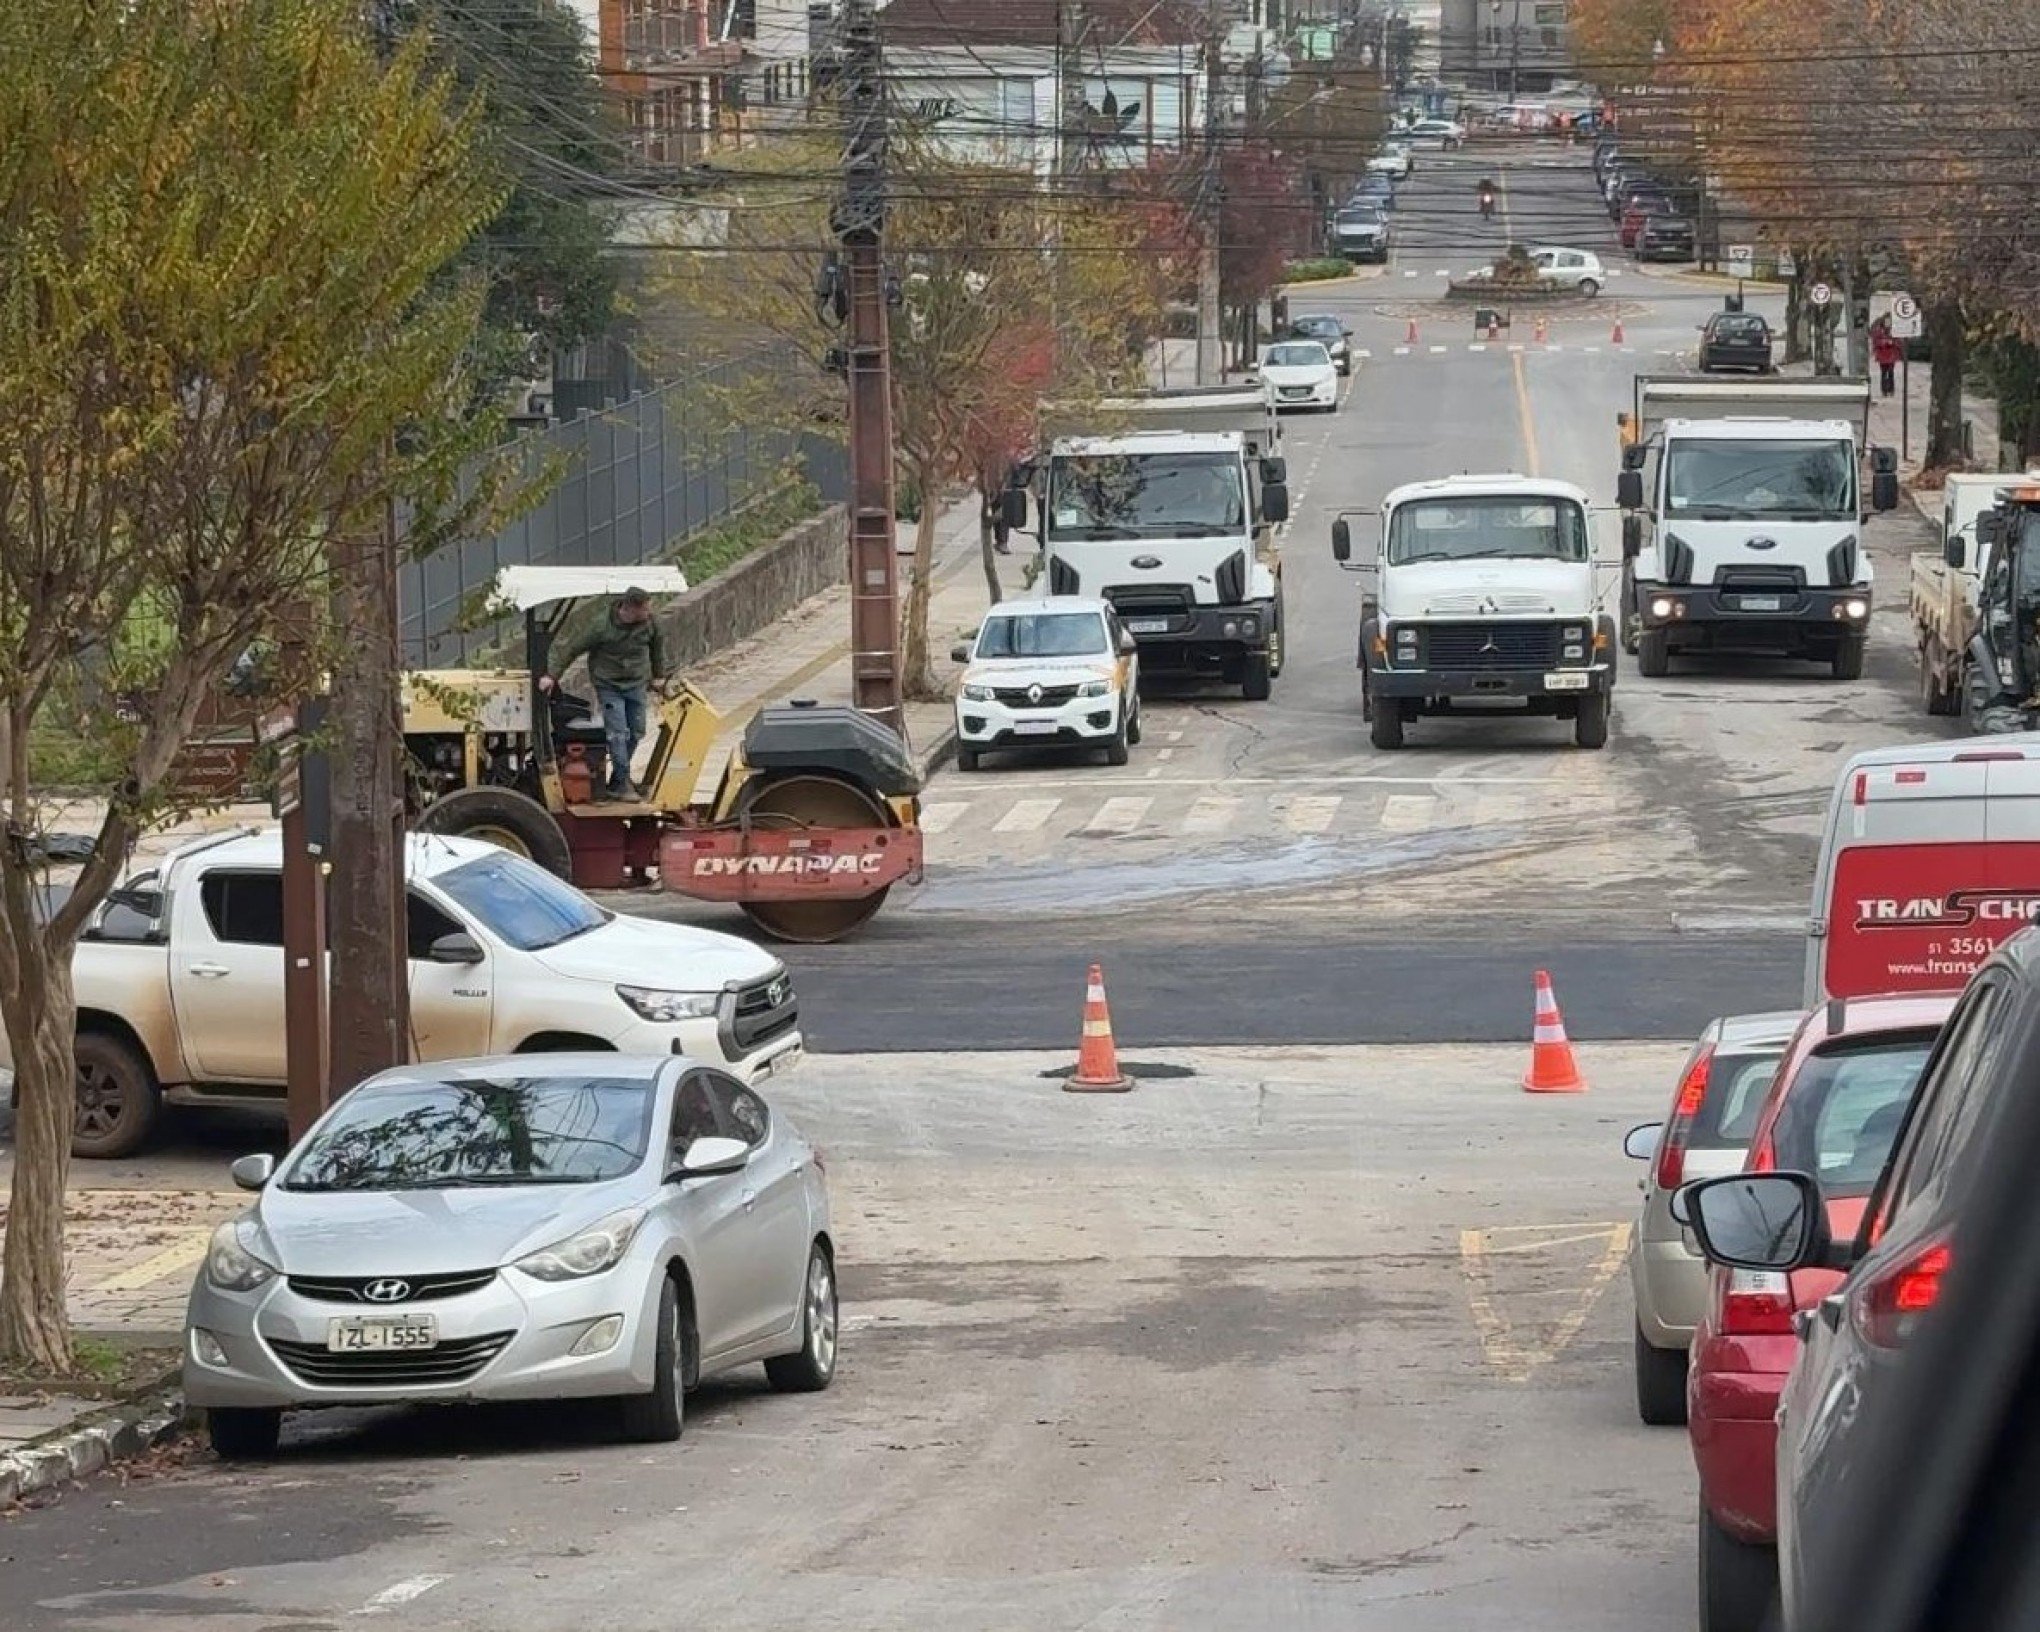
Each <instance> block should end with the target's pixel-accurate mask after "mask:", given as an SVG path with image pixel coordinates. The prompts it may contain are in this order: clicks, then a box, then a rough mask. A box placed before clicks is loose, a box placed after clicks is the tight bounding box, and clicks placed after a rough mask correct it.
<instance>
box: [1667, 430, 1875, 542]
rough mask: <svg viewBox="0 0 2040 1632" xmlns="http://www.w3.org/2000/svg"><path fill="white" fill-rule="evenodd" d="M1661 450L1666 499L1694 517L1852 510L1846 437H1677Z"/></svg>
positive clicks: (1839, 516) (1815, 515)
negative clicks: (1665, 458) (1665, 452)
mask: <svg viewBox="0 0 2040 1632" xmlns="http://www.w3.org/2000/svg"><path fill="white" fill-rule="evenodd" d="M1669 457H1670V466H1671V468H1670V472H1669V474H1668V475H1667V477H1666V480H1665V493H1666V495H1667V497H1666V503H1667V504H1668V505H1669V506H1670V507H1671V509H1672V511H1673V512H1674V513H1675V514H1677V515H1682V516H1687V517H1690V518H1692V519H1693V520H1695V521H1731V520H1735V519H1737V518H1739V517H1743V516H1774V517H1776V518H1777V519H1778V520H1780V521H1840V520H1843V519H1845V518H1853V517H1854V515H1855V513H1856V457H1855V449H1854V448H1853V447H1851V446H1850V445H1849V444H1848V443H1847V442H1759V441H1754V440H1750V439H1747V438H1735V439H1727V438H1724V439H1723V440H1721V441H1712V440H1709V439H1706V438H1703V437H1695V438H1692V439H1690V440H1687V439H1683V438H1682V439H1681V440H1679V441H1677V442H1674V443H1673V444H1672V446H1671V451H1670V455H1669Z"/></svg>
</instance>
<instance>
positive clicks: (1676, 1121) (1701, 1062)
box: [1657, 1045, 1714, 1190]
mask: <svg viewBox="0 0 2040 1632" xmlns="http://www.w3.org/2000/svg"><path fill="white" fill-rule="evenodd" d="M1713 1065H1714V1049H1713V1046H1712V1045H1709V1046H1708V1047H1706V1048H1703V1049H1701V1050H1700V1052H1699V1054H1697V1055H1696V1056H1695V1057H1694V1060H1693V1063H1692V1065H1691V1066H1690V1067H1688V1068H1687V1071H1686V1075H1685V1076H1684V1077H1683V1078H1682V1079H1681V1080H1680V1083H1679V1097H1678V1098H1677V1099H1675V1100H1673V1101H1672V1116H1671V1120H1670V1121H1669V1122H1667V1123H1666V1124H1665V1136H1664V1138H1662V1139H1660V1140H1659V1141H1658V1153H1657V1187H1658V1188H1659V1189H1660V1190H1676V1189H1678V1188H1679V1186H1680V1185H1681V1184H1683V1183H1685V1181H1686V1141H1687V1140H1688V1139H1690V1138H1691V1137H1692V1136H1693V1119H1694V1118H1695V1117H1697V1116H1698V1115H1699V1114H1700V1107H1701V1106H1702V1105H1704V1104H1706V1103H1707V1073H1708V1072H1709V1071H1710V1070H1711V1069H1712V1068H1713Z"/></svg>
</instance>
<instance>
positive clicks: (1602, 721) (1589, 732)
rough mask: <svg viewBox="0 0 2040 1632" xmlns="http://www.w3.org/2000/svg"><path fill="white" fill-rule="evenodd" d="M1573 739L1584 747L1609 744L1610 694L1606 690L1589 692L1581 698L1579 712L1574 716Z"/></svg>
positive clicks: (1597, 746) (1602, 746)
mask: <svg viewBox="0 0 2040 1632" xmlns="http://www.w3.org/2000/svg"><path fill="white" fill-rule="evenodd" d="M1573 741H1574V742H1576V743H1578V744H1579V745H1580V747H1582V748H1605V747H1607V746H1608V694H1607V693H1606V692H1605V691H1599V692H1589V693H1587V695H1586V696H1584V697H1582V698H1581V699H1580V708H1579V712H1578V713H1577V714H1575V715H1574V716H1573Z"/></svg>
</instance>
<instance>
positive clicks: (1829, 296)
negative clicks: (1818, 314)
mask: <svg viewBox="0 0 2040 1632" xmlns="http://www.w3.org/2000/svg"><path fill="white" fill-rule="evenodd" d="M1806 298H1807V299H1808V300H1810V301H1812V302H1813V303H1814V305H1816V306H1825V305H1827V304H1829V303H1830V302H1831V301H1832V300H1833V299H1834V298H1835V292H1834V290H1832V289H1831V288H1829V287H1828V286H1827V285H1826V284H1824V283H1816V284H1815V285H1814V286H1813V287H1812V288H1811V289H1809V290H1807V291H1806Z"/></svg>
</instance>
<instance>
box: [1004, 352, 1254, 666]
mask: <svg viewBox="0 0 2040 1632" xmlns="http://www.w3.org/2000/svg"><path fill="white" fill-rule="evenodd" d="M1222 395H1223V396H1224V397H1225V398H1227V399H1229V400H1228V403H1226V404H1221V403H1219V402H1217V400H1216V396H1215V395H1214V394H1213V393H1195V392H1185V393H1177V394H1174V396H1173V398H1172V397H1171V396H1170V395H1169V394H1159V395H1158V396H1157V397H1155V398H1151V399H1141V400H1140V402H1139V407H1140V408H1141V409H1142V410H1145V411H1144V412H1141V413H1139V414H1137V415H1129V416H1127V417H1133V418H1135V420H1136V422H1140V421H1145V422H1146V423H1148V424H1151V425H1153V424H1157V423H1166V422H1167V421H1168V420H1169V419H1171V418H1177V417H1181V418H1187V419H1189V420H1191V422H1192V423H1193V424H1194V423H1196V422H1197V421H1198V420H1199V419H1200V418H1202V419H1204V420H1205V421H1206V422H1209V420H1210V419H1211V417H1212V414H1213V413H1214V412H1215V413H1217V414H1220V415H1225V414H1226V413H1227V412H1228V407H1229V409H1230V414H1231V417H1232V421H1233V422H1232V424H1231V426H1230V427H1229V428H1224V429H1203V428H1196V429H1175V428H1171V429H1160V428H1155V429H1138V430H1129V431H1127V432H1125V433H1124V434H1114V435H1068V436H1060V437H1057V438H1056V439H1055V440H1054V441H1053V442H1052V443H1051V444H1050V446H1049V449H1048V454H1047V458H1046V460H1045V461H1044V462H1043V468H1042V469H1041V470H1040V471H1039V472H1038V475H1039V481H1040V492H1039V510H1040V520H1041V543H1042V554H1043V570H1044V572H1045V574H1046V577H1047V588H1048V592H1049V593H1050V594H1052V595H1085V596H1095V597H1097V598H1099V599H1101V600H1104V601H1107V602H1109V603H1110V604H1111V605H1112V607H1113V609H1114V611H1115V612H1116V613H1117V615H1118V617H1119V619H1120V621H1121V623H1122V625H1123V626H1124V628H1125V629H1126V631H1127V633H1128V634H1130V635H1132V636H1133V638H1134V640H1135V641H1136V642H1137V643H1138V644H1139V648H1140V657H1141V666H1142V669H1143V671H1144V672H1146V673H1150V674H1153V673H1159V672H1171V671H1173V672H1176V673H1184V674H1190V675H1195V676H1200V677H1207V678H1215V679H1219V680H1222V681H1224V682H1225V683H1227V684H1229V685H1237V686H1239V687H1240V688H1241V691H1242V693H1243V694H1244V695H1245V696H1246V697H1247V698H1248V699H1250V700H1253V701H1259V700H1262V699H1265V698H1266V697H1267V696H1268V695H1269V692H1270V689H1271V683H1272V681H1273V680H1274V677H1275V676H1276V675H1277V674H1279V673H1280V672H1281V668H1282V584H1281V565H1280V561H1279V559H1278V557H1277V555H1276V552H1275V548H1274V540H1273V535H1272V529H1273V527H1274V526H1275V525H1276V524H1277V523H1279V522H1282V521H1284V520H1286V519H1287V518H1288V515H1289V496H1288V489H1287V486H1286V480H1287V477H1286V471H1285V469H1284V466H1283V462H1282V460H1281V458H1280V457H1279V455H1276V454H1275V453H1274V452H1273V451H1272V450H1273V448H1274V447H1275V446H1276V439H1277V437H1278V436H1279V434H1280V433H1279V431H1277V430H1276V429H1275V428H1274V413H1273V409H1272V407H1271V406H1270V404H1269V401H1268V397H1267V392H1266V389H1265V388H1264V387H1262V386H1260V385H1258V384H1257V385H1252V386H1249V387H1245V388H1238V387H1235V388H1229V389H1226V390H1225V391H1223V393H1222ZM1184 399H1191V400H1190V401H1189V403H1188V404H1187V406H1185V407H1183V408H1181V409H1180V410H1179V409H1177V408H1174V407H1172V402H1173V403H1182V402H1183V401H1184ZM1096 417H1097V418H1098V419H1099V420H1100V421H1102V422H1104V423H1110V422H1111V419H1112V417H1113V405H1112V404H1110V403H1107V404H1102V405H1099V407H1098V409H1097V410H1096Z"/></svg>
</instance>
